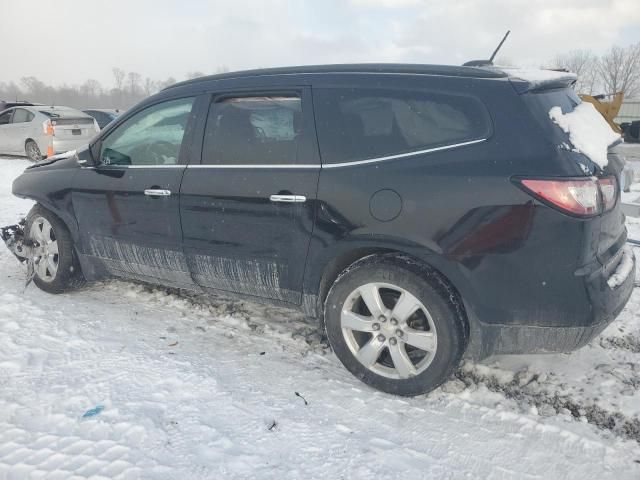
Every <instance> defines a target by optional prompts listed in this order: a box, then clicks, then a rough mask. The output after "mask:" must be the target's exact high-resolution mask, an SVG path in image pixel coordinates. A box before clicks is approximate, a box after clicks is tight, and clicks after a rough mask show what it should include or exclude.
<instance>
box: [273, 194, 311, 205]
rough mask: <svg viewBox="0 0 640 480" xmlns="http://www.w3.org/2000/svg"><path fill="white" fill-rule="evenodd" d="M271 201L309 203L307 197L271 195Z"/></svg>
mask: <svg viewBox="0 0 640 480" xmlns="http://www.w3.org/2000/svg"><path fill="white" fill-rule="evenodd" d="M269 200H271V201H272V202H284V203H304V202H306V201H307V197H305V196H304V195H271V196H270V197H269Z"/></svg>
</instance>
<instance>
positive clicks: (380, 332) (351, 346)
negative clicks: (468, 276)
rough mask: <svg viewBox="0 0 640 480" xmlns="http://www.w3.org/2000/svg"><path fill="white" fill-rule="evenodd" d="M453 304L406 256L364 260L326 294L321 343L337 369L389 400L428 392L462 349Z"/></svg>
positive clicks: (462, 333) (464, 332)
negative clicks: (327, 346) (328, 349)
mask: <svg viewBox="0 0 640 480" xmlns="http://www.w3.org/2000/svg"><path fill="white" fill-rule="evenodd" d="M456 298H457V294H456V293H455V292H454V291H453V289H452V288H451V287H450V286H449V285H448V283H446V281H445V280H444V278H443V277H442V276H441V275H440V274H439V273H438V272H436V271H434V270H432V269H430V268H428V267H426V266H424V265H422V264H420V263H418V262H416V261H415V260H414V259H412V258H410V257H405V256H399V255H372V256H369V257H365V258H363V259H361V260H358V261H357V262H355V263H354V264H352V265H351V266H350V267H349V268H347V269H346V270H345V271H344V272H342V274H341V275H340V276H339V277H338V279H337V280H336V281H335V283H334V284H333V286H332V287H331V289H330V290H329V294H328V295H327V298H326V301H325V308H324V319H325V329H326V332H327V337H328V338H329V343H330V344H331V347H332V348H333V351H334V352H335V354H336V355H337V357H338V358H339V359H340V361H341V362H342V364H343V365H344V366H345V367H346V368H347V369H348V370H349V371H350V372H351V373H352V374H353V375H355V376H356V377H357V378H359V379H360V380H362V381H363V382H364V383H366V384H367V385H370V386H371V387H373V388H376V389H378V390H382V391H383V392H387V393H392V394H395V395H403V396H414V395H419V394H423V393H428V392H430V391H432V390H434V389H435V388H437V387H438V386H439V385H441V384H442V383H443V382H445V381H446V380H447V379H448V378H449V377H450V376H451V375H452V374H453V372H454V371H455V370H456V368H457V367H458V365H459V363H460V360H461V358H462V355H463V354H464V351H465V349H466V346H467V338H468V329H467V324H466V320H465V315H464V312H463V310H462V306H461V305H460V302H458V301H457V300H455V299H456ZM365 299H366V301H365ZM380 302H381V303H380ZM370 305H373V306H372V307H371V306H370ZM414 307H415V308H414ZM411 312H413V313H411ZM354 314H355V315H354ZM376 315H379V316H378V317H377V319H376ZM396 317H397V318H396ZM359 358H360V359H359ZM361 360H362V361H361ZM372 362H373V363H372Z"/></svg>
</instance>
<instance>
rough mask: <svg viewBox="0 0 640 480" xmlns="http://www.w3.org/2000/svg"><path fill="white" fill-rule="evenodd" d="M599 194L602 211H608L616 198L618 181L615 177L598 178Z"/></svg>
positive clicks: (614, 203) (613, 205) (614, 204)
mask: <svg viewBox="0 0 640 480" xmlns="http://www.w3.org/2000/svg"><path fill="white" fill-rule="evenodd" d="M598 186H599V187H600V194H601V195H602V205H603V207H604V211H605V212H606V211H609V210H611V209H612V208H613V207H615V206H616V200H617V198H618V182H617V181H616V177H605V178H599V179H598Z"/></svg>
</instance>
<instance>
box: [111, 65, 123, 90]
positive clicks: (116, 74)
mask: <svg viewBox="0 0 640 480" xmlns="http://www.w3.org/2000/svg"><path fill="white" fill-rule="evenodd" d="M111 71H112V72H113V79H114V80H115V84H116V90H122V86H123V85H124V76H125V73H124V70H122V69H121V68H118V67H113V68H112V69H111Z"/></svg>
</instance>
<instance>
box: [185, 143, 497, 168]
mask: <svg viewBox="0 0 640 480" xmlns="http://www.w3.org/2000/svg"><path fill="white" fill-rule="evenodd" d="M486 141H487V138H480V139H478V140H470V141H468V142H462V143H454V144H451V145H444V146H442V147H433V148H427V149H424V150H416V151H413V152H407V153H398V154H396V155H388V156H386V157H376V158H369V159H366V160H354V161H352V162H343V163H325V164H323V165H319V164H305V165H296V164H285V165H268V164H255V165H232V164H227V165H201V164H197V165H187V168H342V167H351V166H354V165H366V164H368V163H377V162H386V161H389V160H396V159H398V158H408V157H414V156H416V155H423V154H425V153H431V152H440V151H443V150H451V149H453V148H458V147H465V146H467V145H475V144H476V143H482V142H486Z"/></svg>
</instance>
